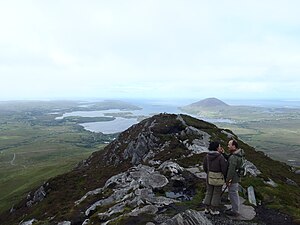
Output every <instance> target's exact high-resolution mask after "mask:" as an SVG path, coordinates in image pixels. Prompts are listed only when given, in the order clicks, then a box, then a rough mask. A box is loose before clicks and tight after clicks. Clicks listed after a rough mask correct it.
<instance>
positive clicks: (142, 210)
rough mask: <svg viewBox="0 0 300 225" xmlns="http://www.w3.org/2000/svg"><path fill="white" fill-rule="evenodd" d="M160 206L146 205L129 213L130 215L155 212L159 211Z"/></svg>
mask: <svg viewBox="0 0 300 225" xmlns="http://www.w3.org/2000/svg"><path fill="white" fill-rule="evenodd" d="M157 211H158V208H157V207H156V206H154V205H146V206H144V207H143V208H136V209H134V210H132V212H130V213H129V214H128V215H129V216H138V215H139V214H141V213H148V214H155V213H157Z"/></svg>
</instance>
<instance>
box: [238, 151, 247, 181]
mask: <svg viewBox="0 0 300 225" xmlns="http://www.w3.org/2000/svg"><path fill="white" fill-rule="evenodd" d="M236 156H237V157H240V158H241V163H240V165H239V167H238V168H237V169H236V173H237V175H238V176H239V177H245V176H246V175H247V160H246V159H245V157H244V156H240V155H236Z"/></svg>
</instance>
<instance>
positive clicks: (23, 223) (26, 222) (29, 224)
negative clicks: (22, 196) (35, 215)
mask: <svg viewBox="0 0 300 225" xmlns="http://www.w3.org/2000/svg"><path fill="white" fill-rule="evenodd" d="M36 221H37V220H36V219H31V220H28V221H25V222H22V223H21V224H20V225H32V224H33V223H34V222H36Z"/></svg>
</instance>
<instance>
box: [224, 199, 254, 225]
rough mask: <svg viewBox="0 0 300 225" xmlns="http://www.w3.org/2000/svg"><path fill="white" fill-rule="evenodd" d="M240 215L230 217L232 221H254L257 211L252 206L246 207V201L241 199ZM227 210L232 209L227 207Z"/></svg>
mask: <svg viewBox="0 0 300 225" xmlns="http://www.w3.org/2000/svg"><path fill="white" fill-rule="evenodd" d="M240 202H241V205H240V215H239V216H238V217H233V216H228V217H229V218H230V219H233V220H253V219H254V217H255V216H256V212H255V209H254V208H253V207H252V206H249V205H244V204H243V203H244V202H245V199H243V198H242V197H240ZM225 206H226V208H228V209H229V208H231V205H225Z"/></svg>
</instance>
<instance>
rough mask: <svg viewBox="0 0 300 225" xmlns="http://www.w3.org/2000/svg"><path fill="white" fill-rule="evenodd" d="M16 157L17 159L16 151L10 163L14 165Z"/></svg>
mask: <svg viewBox="0 0 300 225" xmlns="http://www.w3.org/2000/svg"><path fill="white" fill-rule="evenodd" d="M15 159H16V153H14V157H13V159H12V160H11V161H10V164H11V165H12V166H14V165H15V164H14V161H15Z"/></svg>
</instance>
